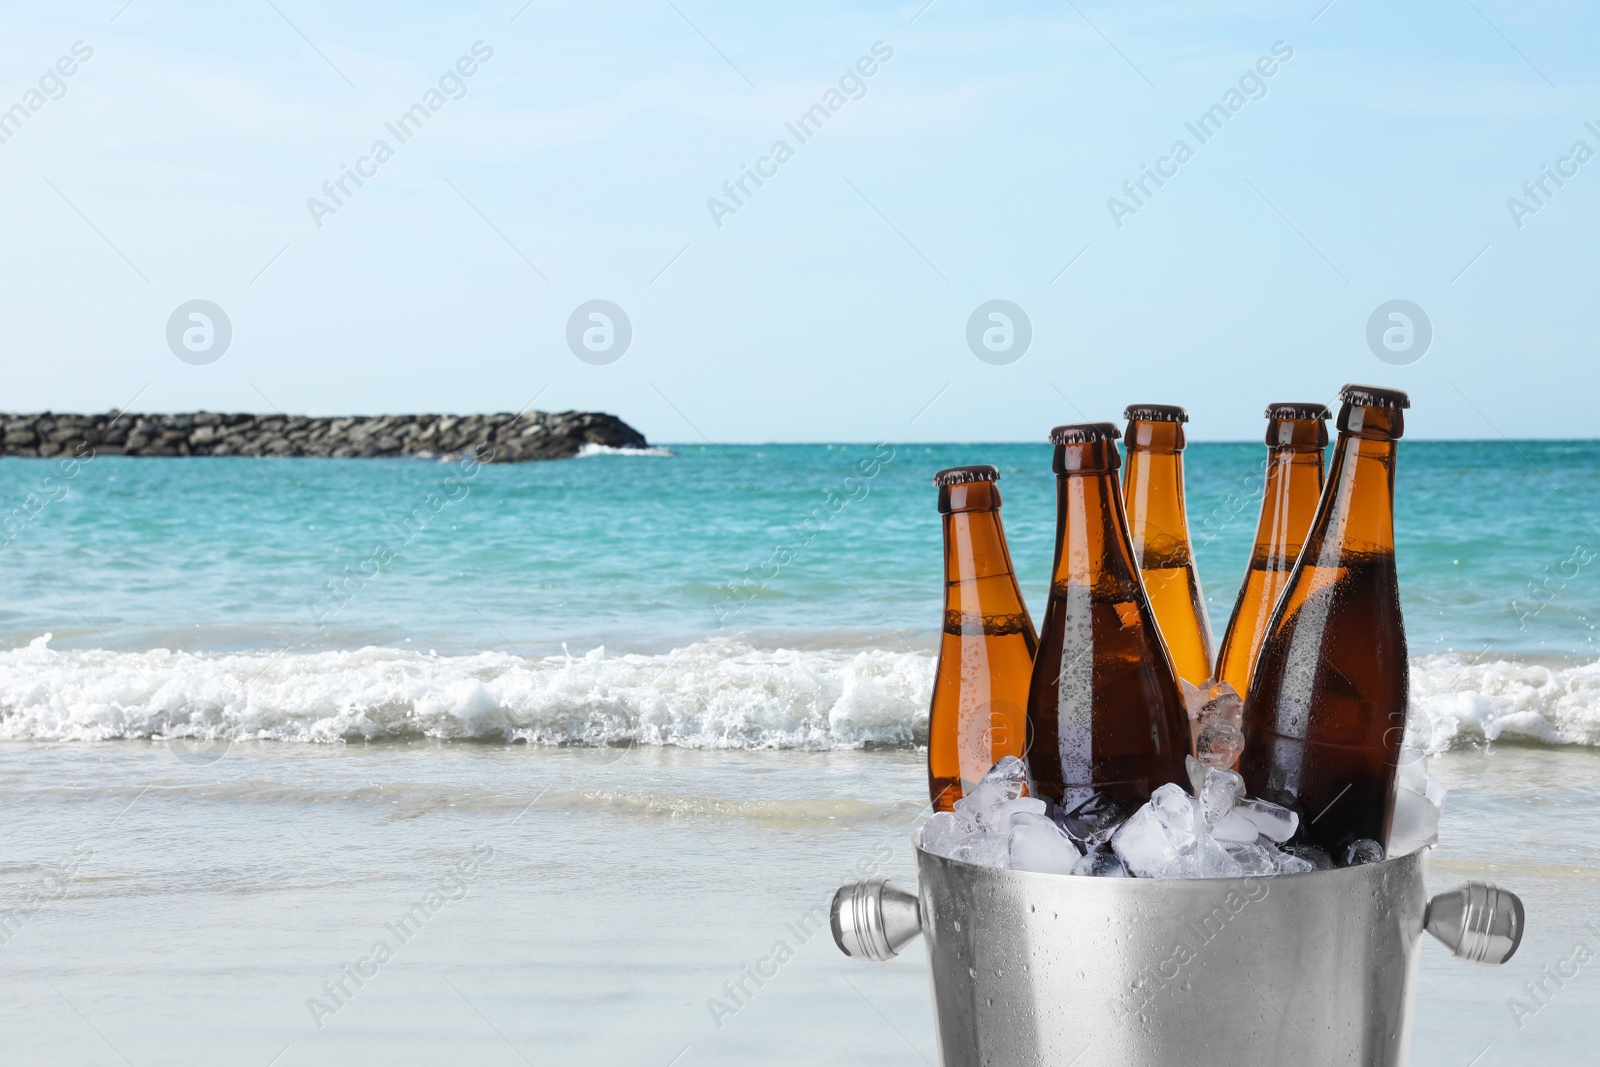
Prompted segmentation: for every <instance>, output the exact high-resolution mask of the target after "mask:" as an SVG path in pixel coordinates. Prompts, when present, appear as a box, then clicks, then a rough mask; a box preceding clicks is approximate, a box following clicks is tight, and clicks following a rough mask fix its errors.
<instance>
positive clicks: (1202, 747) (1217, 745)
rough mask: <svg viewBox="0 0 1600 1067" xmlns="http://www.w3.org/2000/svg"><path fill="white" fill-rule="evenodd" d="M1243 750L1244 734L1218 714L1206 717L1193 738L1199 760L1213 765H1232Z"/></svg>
mask: <svg viewBox="0 0 1600 1067" xmlns="http://www.w3.org/2000/svg"><path fill="white" fill-rule="evenodd" d="M1243 751H1244V734H1242V733H1240V732H1239V728H1238V727H1237V726H1235V725H1233V723H1231V722H1228V721H1227V720H1226V719H1224V718H1222V717H1220V716H1218V717H1216V718H1212V719H1208V720H1207V721H1206V724H1205V726H1204V727H1203V728H1202V729H1201V731H1200V736H1199V737H1198V738H1196V739H1195V752H1196V754H1197V755H1198V756H1199V757H1200V762H1201V763H1209V764H1210V765H1211V766H1213V767H1232V766H1233V765H1234V764H1235V763H1236V762H1238V760H1239V753H1241V752H1243Z"/></svg>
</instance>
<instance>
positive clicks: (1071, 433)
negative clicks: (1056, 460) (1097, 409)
mask: <svg viewBox="0 0 1600 1067" xmlns="http://www.w3.org/2000/svg"><path fill="white" fill-rule="evenodd" d="M1121 436H1122V433H1121V432H1120V431H1119V430H1118V429H1117V428H1116V427H1115V426H1113V425H1112V424H1111V423H1109V422H1074V423H1072V424H1070V425H1068V426H1057V427H1056V428H1055V429H1053V430H1051V431H1050V443H1051V444H1053V445H1086V444H1089V443H1091V442H1093V441H1115V440H1117V439H1118V438H1120V437H1121Z"/></svg>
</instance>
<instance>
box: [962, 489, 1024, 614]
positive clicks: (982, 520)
mask: <svg viewBox="0 0 1600 1067" xmlns="http://www.w3.org/2000/svg"><path fill="white" fill-rule="evenodd" d="M944 582H945V585H944V609H945V626H944V628H945V631H946V632H948V633H962V634H996V633H1009V632H1022V631H1023V630H1027V631H1028V632H1031V631H1032V623H1031V621H1029V619H1028V616H1027V611H1026V609H1025V608H1024V607H1023V604H1022V590H1021V588H1020V587H1019V586H1018V585H1017V576H1016V572H1015V569H1014V568H1013V567H1012V564H1011V551H1010V549H1009V548H1008V547H1007V546H1006V533H1005V527H1004V526H1003V525H1002V524H1001V522H1000V511H999V509H998V508H996V509H994V510H989V511H954V512H950V513H948V514H946V515H945V516H944Z"/></svg>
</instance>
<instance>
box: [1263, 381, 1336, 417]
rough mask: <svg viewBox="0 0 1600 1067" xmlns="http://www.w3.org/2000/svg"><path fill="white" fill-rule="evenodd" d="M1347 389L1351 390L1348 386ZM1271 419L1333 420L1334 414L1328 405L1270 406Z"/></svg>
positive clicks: (1268, 408)
mask: <svg viewBox="0 0 1600 1067" xmlns="http://www.w3.org/2000/svg"><path fill="white" fill-rule="evenodd" d="M1345 388H1347V389H1348V388H1351V387H1350V386H1346V387H1345ZM1266 417H1267V418H1269V419H1331V418H1333V412H1331V411H1329V410H1328V405H1326V404H1268V405H1267V414H1266Z"/></svg>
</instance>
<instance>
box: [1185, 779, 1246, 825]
mask: <svg viewBox="0 0 1600 1067" xmlns="http://www.w3.org/2000/svg"><path fill="white" fill-rule="evenodd" d="M1195 796H1197V797H1199V798H1200V815H1201V817H1203V818H1204V819H1205V821H1206V825H1207V826H1215V825H1217V820H1219V819H1221V818H1223V817H1224V816H1225V815H1227V814H1228V813H1229V812H1230V811H1232V810H1233V805H1234V802H1235V801H1237V800H1238V799H1239V798H1240V797H1242V796H1244V777H1243V776H1242V775H1241V774H1239V772H1237V771H1230V770H1226V769H1225V768H1221V767H1207V768H1206V777H1205V781H1204V782H1202V783H1201V785H1200V789H1199V790H1198V791H1197V792H1196V793H1195Z"/></svg>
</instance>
